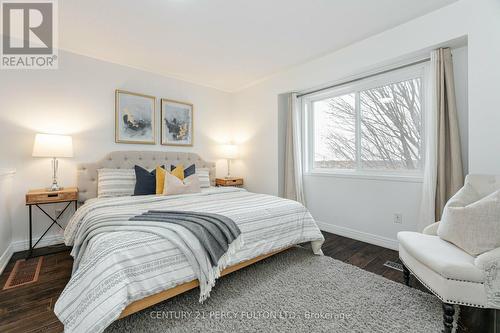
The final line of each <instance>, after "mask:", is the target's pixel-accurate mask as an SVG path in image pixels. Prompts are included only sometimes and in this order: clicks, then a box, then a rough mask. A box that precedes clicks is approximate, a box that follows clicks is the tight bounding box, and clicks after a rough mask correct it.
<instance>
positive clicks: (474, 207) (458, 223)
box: [437, 183, 500, 256]
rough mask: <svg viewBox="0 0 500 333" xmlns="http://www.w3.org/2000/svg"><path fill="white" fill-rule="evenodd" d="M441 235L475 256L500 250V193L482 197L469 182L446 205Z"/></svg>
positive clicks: (440, 226) (440, 230)
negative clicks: (498, 248)
mask: <svg viewBox="0 0 500 333" xmlns="http://www.w3.org/2000/svg"><path fill="white" fill-rule="evenodd" d="M437 233H438V236H439V237H441V238H442V239H444V240H446V241H448V242H450V243H453V244H455V245H456V246H458V247H459V248H461V249H462V250H464V251H465V252H467V253H469V254H470V255H472V256H477V255H479V254H481V253H484V252H487V251H490V250H493V249H496V248H497V247H500V191H495V192H493V193H491V194H489V195H487V196H485V197H482V196H481V195H480V194H479V193H478V192H477V191H476V190H475V189H474V188H473V187H472V185H470V184H469V183H465V185H464V187H462V188H461V189H460V191H458V192H457V193H456V194H455V195H454V196H453V197H452V198H451V199H450V200H449V201H448V203H447V204H446V206H445V208H444V211H443V216H442V218H441V222H440V223H439V227H438V231H437Z"/></svg>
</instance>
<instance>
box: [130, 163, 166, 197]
mask: <svg viewBox="0 0 500 333" xmlns="http://www.w3.org/2000/svg"><path fill="white" fill-rule="evenodd" d="M162 167H163V168H165V166H162ZM134 169H135V188H134V195H148V194H156V169H155V170H153V171H151V172H149V171H148V170H146V169H144V168H142V167H140V166H138V165H136V166H135V167H134Z"/></svg>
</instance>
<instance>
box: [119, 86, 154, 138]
mask: <svg viewBox="0 0 500 333" xmlns="http://www.w3.org/2000/svg"><path fill="white" fill-rule="evenodd" d="M155 113H156V97H154V96H148V95H143V94H137V93H133V92H130V91H124V90H116V91H115V142H117V143H143V144H152V145H154V144H156V126H155V117H156V115H155Z"/></svg>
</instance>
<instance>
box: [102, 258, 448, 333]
mask: <svg viewBox="0 0 500 333" xmlns="http://www.w3.org/2000/svg"><path fill="white" fill-rule="evenodd" d="M198 297H199V291H198V290H197V289H195V290H191V291H189V292H187V293H185V294H182V295H179V296H177V297H174V298H173V299H170V300H167V301H165V302H163V303H160V304H157V305H155V306H153V307H151V308H148V309H146V310H143V311H141V312H138V313H136V314H133V315H131V316H129V317H126V318H124V319H121V320H119V321H116V322H114V323H113V324H112V325H111V326H110V327H109V328H108V329H107V330H106V333H112V332H289V333H291V332H398V333H399V332H425V333H429V332H440V330H441V327H442V326H441V325H442V324H441V323H442V319H441V318H442V312H441V305H440V302H439V301H438V299H437V298H436V297H434V296H433V295H430V294H428V293H424V292H421V291H419V290H416V289H412V288H409V287H406V286H405V285H403V284H400V283H397V282H393V281H390V280H388V279H386V278H384V277H382V276H378V275H376V274H373V273H370V272H367V271H364V270H362V269H360V268H358V267H355V266H352V265H349V264H346V263H343V262H341V261H338V260H335V259H332V258H330V257H327V256H315V255H313V254H312V253H311V252H310V251H308V250H306V249H302V248H292V249H290V250H287V251H285V252H282V253H280V254H277V255H275V256H273V257H271V258H268V259H266V260H263V261H261V262H259V263H257V264H254V265H252V266H249V267H247V268H244V269H242V270H240V271H237V272H235V273H232V274H229V275H227V276H224V277H223V278H221V279H220V280H218V282H217V285H216V286H215V288H214V290H212V293H211V296H210V298H209V299H208V300H207V301H205V302H204V303H203V304H199V303H198Z"/></svg>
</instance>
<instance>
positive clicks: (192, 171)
mask: <svg viewBox="0 0 500 333" xmlns="http://www.w3.org/2000/svg"><path fill="white" fill-rule="evenodd" d="M174 169H175V165H171V166H170V171H174ZM195 173H196V167H195V165H194V164H191V165H190V166H188V167H187V168H186V169H184V178H187V177H189V176H191V175H194V174H195Z"/></svg>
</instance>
